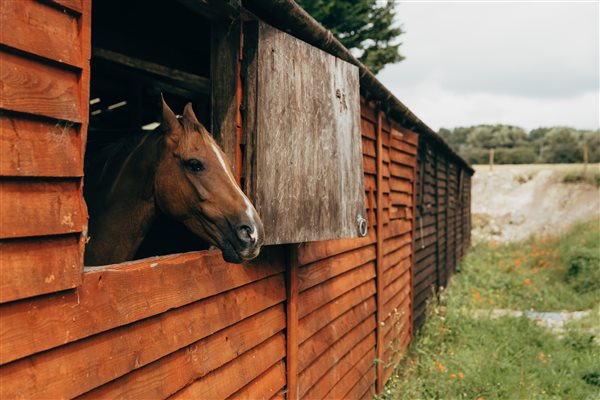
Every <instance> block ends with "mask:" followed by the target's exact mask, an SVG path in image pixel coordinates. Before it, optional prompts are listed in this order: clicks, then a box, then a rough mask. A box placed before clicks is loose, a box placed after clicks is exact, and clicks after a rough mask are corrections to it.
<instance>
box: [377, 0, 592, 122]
mask: <svg viewBox="0 0 600 400" xmlns="http://www.w3.org/2000/svg"><path fill="white" fill-rule="evenodd" d="M397 14H398V15H397V18H398V20H399V21H401V23H402V26H403V28H404V30H406V32H407V33H406V34H405V35H403V36H402V37H401V40H402V41H403V43H404V44H403V46H402V47H401V52H402V54H403V55H405V56H406V57H407V59H406V60H405V61H404V62H402V63H400V64H396V65H392V66H388V67H386V68H385V69H384V70H383V71H382V72H381V73H380V74H379V78H380V80H381V81H382V82H383V83H384V84H385V85H386V86H387V87H388V88H390V89H391V90H392V91H393V92H394V93H395V94H396V96H397V97H398V98H399V99H400V100H402V101H403V102H404V103H405V104H406V105H407V106H408V107H409V108H411V109H412V110H413V111H414V112H415V113H416V114H417V115H418V116H419V117H420V118H422V119H423V120H424V121H425V122H428V123H429V124H430V125H431V126H432V127H434V126H445V127H448V126H455V125H468V124H474V123H478V122H476V121H483V122H487V123H496V122H503V123H512V124H521V125H524V126H527V127H536V126H540V125H551V124H560V125H571V126H576V127H587V128H597V127H598V125H599V121H598V120H599V116H598V96H599V85H600V82H599V72H598V71H599V58H600V54H599V52H600V43H599V41H600V38H599V37H600V36H599V35H600V33H599V25H600V24H599V17H598V16H599V4H598V3H597V2H596V3H589V2H588V3H573V2H571V3H569V2H562V3H550V2H543V3H532V2H521V3H515V2H508V3H507V2H504V3H502V2H493V3H490V2H485V3H484V2H479V3H473V2H469V3H464V2H461V3H458V2H453V3H439V2H436V3H430V2H428V3H413V2H411V3H400V5H399V6H398V13H397ZM432 96H437V97H432ZM458 106H460V107H464V108H459V107H458ZM461 118H462V119H461ZM434 121H435V122H434Z"/></svg>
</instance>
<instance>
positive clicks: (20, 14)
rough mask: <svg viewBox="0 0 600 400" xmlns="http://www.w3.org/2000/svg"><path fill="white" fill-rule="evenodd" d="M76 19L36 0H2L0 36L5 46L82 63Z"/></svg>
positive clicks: (52, 58)
mask: <svg viewBox="0 0 600 400" xmlns="http://www.w3.org/2000/svg"><path fill="white" fill-rule="evenodd" d="M78 20H79V18H78V16H75V15H71V14H68V13H64V12H61V11H60V10H58V9H56V8H54V7H48V6H47V5H45V4H42V3H39V2H37V1H28V2H27V4H26V5H25V4H24V3H23V2H22V1H19V0H5V1H3V2H2V7H1V8H0V40H1V42H2V44H3V45H5V46H9V47H13V48H15V49H18V50H21V51H24V52H27V53H31V54H35V55H38V56H41V57H45V58H48V59H51V60H54V61H57V62H60V63H65V64H69V65H71V66H75V67H81V66H82V59H81V41H80V38H79V34H80V31H79V27H78V22H79V21H78ZM65 44H66V45H65ZM3 67H4V66H3Z"/></svg>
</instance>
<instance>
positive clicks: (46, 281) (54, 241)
mask: <svg viewBox="0 0 600 400" xmlns="http://www.w3.org/2000/svg"><path fill="white" fill-rule="evenodd" d="M82 267H83V259H82V257H81V254H80V248H79V235H78V234H72V235H64V236H52V237H48V238H31V239H14V240H5V241H0V303H5V302H8V301H13V300H18V299H24V298H27V297H32V296H37V295H40V294H45V293H53V292H58V291H60V290H65V289H71V288H74V287H76V286H78V285H80V284H81V275H82V272H83V271H82V270H83V268H82Z"/></svg>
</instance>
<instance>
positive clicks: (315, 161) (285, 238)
mask: <svg viewBox="0 0 600 400" xmlns="http://www.w3.org/2000/svg"><path fill="white" fill-rule="evenodd" d="M244 38H245V43H244V62H245V66H246V68H245V75H246V84H245V93H244V97H245V104H244V128H245V132H246V151H247V153H246V160H247V163H246V174H245V178H246V191H247V192H248V193H249V195H250V196H251V197H252V200H253V201H254V204H255V206H256V209H257V210H258V212H259V214H260V216H261V218H262V220H263V222H264V224H265V233H266V243H267V244H279V243H297V242H306V241H315V240H325V239H336V238H347V237H358V236H360V232H359V230H360V229H359V225H360V221H362V220H363V219H364V218H365V205H364V200H365V192H364V188H363V168H362V148H361V137H360V93H359V73H358V68H357V67H356V66H354V65H351V64H349V63H347V62H345V61H342V60H340V59H338V58H336V57H334V56H331V55H329V54H327V53H325V52H323V51H321V50H319V49H317V48H315V47H313V46H310V45H309V44H307V43H305V42H302V41H301V40H298V39H296V38H294V37H292V36H290V35H288V34H286V33H284V32H281V31H278V30H277V29H275V28H273V27H271V26H269V25H267V24H265V23H262V22H258V23H251V24H248V25H246V26H245V28H244Z"/></svg>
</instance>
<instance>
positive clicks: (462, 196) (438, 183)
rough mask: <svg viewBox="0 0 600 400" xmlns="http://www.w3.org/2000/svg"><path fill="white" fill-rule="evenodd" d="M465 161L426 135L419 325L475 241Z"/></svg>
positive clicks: (421, 172)
mask: <svg viewBox="0 0 600 400" xmlns="http://www.w3.org/2000/svg"><path fill="white" fill-rule="evenodd" d="M472 174H473V171H472V169H471V168H470V167H468V166H467V165H466V164H465V163H464V162H463V161H462V160H460V159H458V158H456V157H453V156H452V155H450V154H449V153H448V152H447V151H445V149H443V148H441V146H439V145H438V144H435V143H432V142H431V141H429V140H428V139H427V138H425V137H423V136H421V137H420V140H419V154H418V163H417V196H416V201H417V207H416V221H415V261H416V263H415V279H414V296H415V297H414V310H413V312H414V325H415V328H418V327H420V326H421V325H422V324H423V322H424V320H425V308H426V304H427V300H428V299H429V297H430V296H431V295H432V294H433V293H434V292H435V291H437V290H438V289H440V288H442V287H446V285H447V284H448V280H449V279H450V277H451V276H452V274H454V273H455V272H456V266H457V264H458V262H459V261H460V260H461V259H462V257H463V255H464V254H465V251H466V249H467V248H468V247H469V245H470V240H471V175H472Z"/></svg>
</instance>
